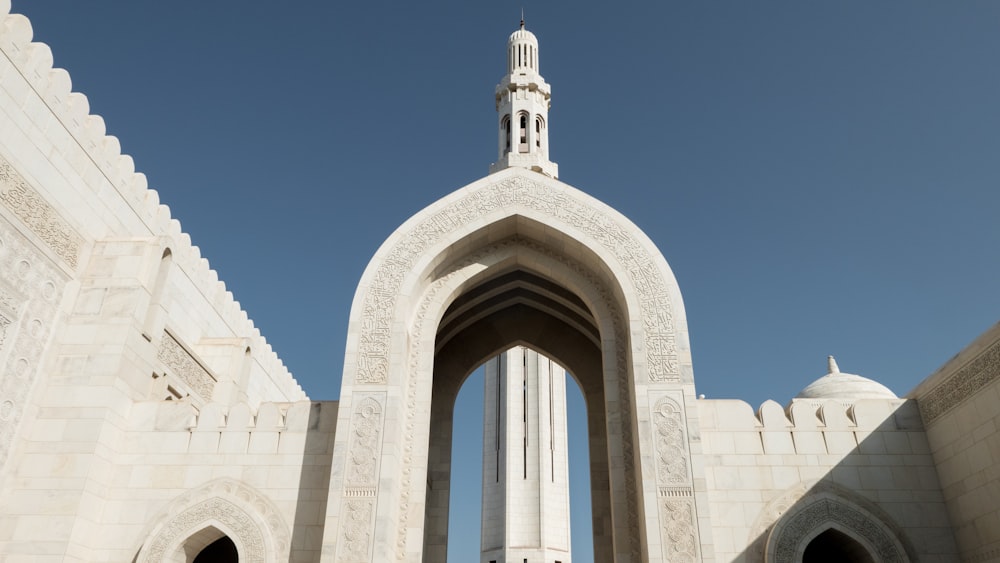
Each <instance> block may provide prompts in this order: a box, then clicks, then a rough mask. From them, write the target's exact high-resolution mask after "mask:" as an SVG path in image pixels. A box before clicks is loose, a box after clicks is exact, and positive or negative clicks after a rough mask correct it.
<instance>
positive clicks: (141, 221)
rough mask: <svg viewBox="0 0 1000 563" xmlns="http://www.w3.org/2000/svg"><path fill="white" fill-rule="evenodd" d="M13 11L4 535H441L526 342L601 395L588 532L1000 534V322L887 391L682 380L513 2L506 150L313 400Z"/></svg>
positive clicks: (659, 298) (668, 330) (749, 557)
mask: <svg viewBox="0 0 1000 563" xmlns="http://www.w3.org/2000/svg"><path fill="white" fill-rule="evenodd" d="M8 12H9V2H7V1H6V0H0V14H2V15H0V51H2V53H3V56H0V560H2V561H5V562H10V563H13V562H47V561H53V562H54V561H78V562H111V561H137V562H151V561H194V560H195V559H196V558H198V556H199V554H201V553H202V551H203V550H204V549H206V548H208V549H214V548H212V547H208V546H218V545H223V546H230V547H231V548H232V550H234V551H235V555H230V556H229V557H230V559H229V560H233V559H234V558H235V559H236V560H239V561H260V562H265V561H266V562H272V561H330V562H333V561H336V562H358V561H371V562H376V561H377V562H384V561H408V562H411V563H416V562H420V561H442V560H444V559H445V557H446V545H447V520H448V483H449V477H450V455H451V453H450V440H451V428H452V425H453V420H452V411H451V408H450V407H451V405H453V402H454V397H455V396H456V395H457V392H458V389H459V387H460V386H461V383H462V381H463V380H464V378H465V377H466V376H467V375H468V373H469V372H470V371H472V370H473V369H474V368H475V367H477V366H479V365H481V364H482V363H483V362H485V361H486V360H488V359H489V358H491V357H494V356H495V355H497V354H498V353H500V352H502V351H503V350H506V349H508V348H510V347H511V346H514V345H525V346H528V347H529V348H531V349H532V350H535V351H537V352H540V353H542V354H544V355H545V356H547V357H549V358H552V359H554V360H555V361H557V362H558V363H559V364H560V365H562V366H564V367H565V368H566V369H567V370H568V371H570V372H571V373H572V374H573V375H574V377H575V378H576V380H577V381H578V382H579V384H580V387H581V390H582V392H583V395H584V398H585V400H586V402H587V405H588V430H589V442H590V444H589V446H590V451H591V460H590V466H591V483H592V486H591V498H592V507H593V524H594V553H595V559H596V560H597V561H602V562H605V561H616V562H619V563H623V562H635V563H638V562H661V561H664V562H665V561H671V562H674V561H704V562H714V561H719V562H722V561H726V562H728V561H741V562H743V561H746V562H757V561H768V562H784V561H798V560H802V559H804V560H806V561H815V560H823V558H824V557H841V558H851V559H854V560H859V561H926V562H933V561H942V562H945V561H970V562H985V561H997V560H1000V469H998V468H1000V432H998V424H1000V378H998V375H1000V326H997V327H994V328H992V329H990V330H989V331H987V332H986V333H985V334H983V335H982V336H981V337H980V338H979V339H977V340H976V341H975V342H973V343H972V344H970V345H969V346H968V347H967V348H965V349H964V350H962V351H961V352H959V353H958V354H957V355H956V356H955V357H954V358H953V359H952V360H950V361H949V362H948V363H947V364H946V365H945V366H944V367H942V368H941V369H939V370H938V371H936V372H934V373H933V374H932V375H930V376H929V377H927V378H926V379H925V380H924V381H923V382H921V383H920V384H919V385H917V386H916V388H915V389H914V390H913V391H912V392H910V393H909V394H908V395H907V396H905V397H902V398H896V397H894V396H891V394H886V392H885V390H884V388H881V387H880V386H878V385H877V384H873V383H872V382H871V381H869V380H864V379H863V378H859V377H857V376H849V375H847V374H841V373H840V372H839V369H837V368H835V365H834V364H832V365H831V369H830V370H829V371H830V373H829V374H827V375H825V376H823V378H821V379H820V381H818V382H817V383H816V384H813V385H810V386H808V387H807V388H806V389H805V390H804V391H803V393H802V394H801V395H800V397H798V398H796V399H795V400H793V401H792V402H791V404H789V405H787V406H782V405H779V404H777V403H773V402H766V403H765V404H763V405H761V406H760V407H759V408H758V409H756V410H755V409H754V408H752V407H751V406H750V405H748V404H746V403H743V402H741V401H724V400H699V399H697V398H696V394H695V379H694V373H693V369H692V362H691V354H690V347H689V343H688V334H687V321H686V317H685V313H684V305H683V301H682V299H681V294H680V290H679V288H678V286H677V283H676V280H675V279H674V276H673V274H672V272H671V270H670V267H669V266H668V265H667V263H666V261H665V260H664V259H663V257H662V255H661V254H660V252H659V251H658V250H657V248H656V245H655V244H654V242H653V241H651V240H649V238H648V237H646V236H645V235H644V234H643V233H642V232H641V231H640V230H639V229H638V228H637V227H636V226H635V225H634V224H632V223H631V222H630V221H629V220H628V219H627V218H626V217H624V216H622V215H621V214H619V213H617V212H616V211H615V210H613V209H611V208H609V207H608V206H606V205H604V204H603V203H601V202H599V201H596V200H595V199H593V198H591V197H589V196H587V195H586V194H584V193H582V192H580V191H578V190H576V189H575V188H573V187H571V186H568V185H566V184H564V183H562V182H560V181H558V180H557V179H556V177H557V169H556V168H555V165H554V164H553V163H551V162H550V161H549V159H548V152H547V151H548V136H547V130H546V127H547V119H546V117H547V116H546V112H547V110H548V104H549V101H550V90H549V87H548V86H547V85H546V84H545V83H544V81H543V80H542V79H541V77H540V75H538V62H539V56H538V49H537V47H538V44H537V41H535V39H534V37H533V36H531V35H530V34H529V33H528V32H526V31H522V30H518V31H516V32H515V33H514V35H513V36H512V37H511V41H510V42H509V45H508V47H509V53H508V56H509V57H511V58H510V59H509V61H510V64H509V66H508V70H509V71H510V75H509V76H508V77H507V78H505V79H504V81H503V82H502V83H501V87H500V88H498V90H497V109H498V125H499V126H500V128H499V133H498V139H499V142H500V154H499V158H498V161H497V163H496V164H494V166H493V173H492V174H490V175H489V176H487V177H485V178H483V179H481V180H478V181H476V182H473V183H472V184H470V185H468V186H466V187H464V188H461V189H459V190H457V191H455V192H453V193H452V194H450V195H448V196H446V197H444V198H443V199H441V200H439V201H437V202H435V203H432V204H431V205H429V206H428V207H427V208H426V209H424V210H423V211H421V212H419V213H418V214H416V215H415V216H414V217H412V218H411V219H410V220H408V221H407V222H406V223H404V224H403V225H401V226H400V227H399V229H398V230H397V231H396V232H395V233H393V234H392V235H391V236H390V237H389V239H388V240H386V242H385V243H384V245H383V246H382V247H381V248H380V249H379V250H378V252H377V253H376V254H375V256H374V257H373V259H372V261H371V263H370V265H369V267H368V269H367V270H366V271H365V274H364V275H363V277H362V279H361V281H360V284H359V286H358V290H357V293H356V297H355V301H354V306H353V308H352V311H351V315H350V329H349V337H348V353H347V356H346V359H345V366H344V378H343V387H342V392H341V397H340V401H339V402H311V401H309V399H308V397H306V395H305V394H304V393H303V392H302V390H301V389H300V388H299V386H298V385H297V384H296V382H295V380H294V379H293V378H292V377H291V376H290V375H289V373H288V371H287V370H286V369H285V368H284V366H283V364H282V363H281V361H280V360H279V359H278V357H277V356H276V355H275V353H274V352H273V351H272V350H271V348H270V347H269V345H268V344H267V342H266V340H265V339H264V338H263V337H262V336H261V334H260V333H259V331H258V330H257V329H256V328H255V327H254V325H253V323H252V322H251V321H250V320H249V319H248V317H247V313H246V312H244V311H242V310H241V308H240V307H239V305H238V304H237V303H235V302H234V301H233V298H232V295H231V294H230V293H229V292H227V291H226V287H225V285H224V284H223V283H222V282H221V281H219V280H218V279H217V276H216V274H215V272H213V271H212V270H211V269H209V267H208V263H207V261H206V260H205V259H204V258H202V257H201V256H200V253H199V250H198V248H197V246H194V245H193V244H192V241H191V240H190V238H189V237H188V236H187V235H186V234H184V233H183V232H181V231H180V228H179V223H178V222H177V221H175V220H174V219H172V217H171V212H170V211H169V210H168V209H167V208H166V207H165V206H162V205H160V204H159V200H158V197H157V194H156V192H154V191H152V190H149V189H148V188H147V185H146V180H145V177H144V176H143V175H142V174H141V173H137V172H136V171H135V170H134V166H133V163H132V159H131V158H129V157H128V156H125V155H123V154H122V149H121V147H120V146H119V143H118V141H117V140H116V139H115V138H114V137H109V136H107V135H106V134H105V128H104V123H103V120H102V119H101V118H100V117H99V116H96V115H91V114H90V110H89V105H88V102H87V98H86V97H85V96H83V95H82V94H79V93H74V92H72V91H71V82H70V78H69V76H68V74H67V73H66V72H65V71H63V70H60V69H54V68H52V54H51V53H50V51H49V49H48V47H46V46H45V45H43V44H39V43H32V42H31V38H32V31H31V26H30V23H29V22H28V21H27V19H26V18H24V17H22V16H20V15H16V14H8ZM510 49H513V50H510ZM519 53H520V55H518V54H519ZM515 56H520V58H519V59H518V60H517V62H516V63H515V59H514V57H515ZM526 61H527V62H526ZM522 71H523V74H522ZM522 113H523V115H524V116H525V120H524V126H523V127H522V126H521V120H520V116H521V114H522ZM505 119H506V121H505ZM505 124H510V127H511V133H510V140H511V141H510V145H509V147H510V148H508V144H507V139H508V136H507V128H506V127H507V126H506V125H505ZM522 131H523V132H522ZM484 134H490V133H489V132H484ZM522 138H523V142H522ZM817 375H818V374H817ZM916 380H917V378H916V377H915V382H916ZM206 557H207V556H202V560H204V559H205V558H206Z"/></svg>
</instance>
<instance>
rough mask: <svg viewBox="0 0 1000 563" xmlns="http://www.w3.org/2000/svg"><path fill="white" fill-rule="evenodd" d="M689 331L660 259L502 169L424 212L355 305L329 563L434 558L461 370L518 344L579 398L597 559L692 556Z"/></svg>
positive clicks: (555, 194) (551, 190)
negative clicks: (558, 371)
mask: <svg viewBox="0 0 1000 563" xmlns="http://www.w3.org/2000/svg"><path fill="white" fill-rule="evenodd" d="M686 330H687V329H686V323H685V320H684V315H683V305H682V304H681V300H680V293H679V290H678V289H677V286H676V282H675V281H674V279H673V275H672V273H671V272H670V270H669V267H668V266H667V265H666V262H665V261H664V260H663V258H662V256H660V255H659V252H658V251H657V250H656V248H655V246H653V245H652V243H651V242H650V241H649V240H648V239H647V238H646V237H645V235H643V234H642V233H641V231H639V229H638V228H636V227H635V226H634V225H632V224H631V223H630V222H628V220H627V219H625V218H624V217H622V216H621V215H620V214H617V213H616V212H614V211H613V210H611V209H610V208H608V207H607V206H604V205H603V204H600V203H599V202H597V201H595V200H593V199H592V198H589V197H588V196H586V195H584V194H582V193H580V192H578V191H576V190H574V189H573V188H570V187H569V186H566V185H565V184H561V183H559V182H558V181H556V180H552V179H551V178H546V177H543V176H541V175H539V174H535V173H532V172H529V171H524V170H520V169H508V170H505V171H503V172H499V173H497V174H494V175H492V176H490V177H488V178H486V179H484V180H481V181H479V182H477V183H475V184H472V185H470V186H468V187H466V188H463V189H462V190H459V191H457V192H455V193H453V194H452V195H450V196H448V197H446V198H444V199H443V200H441V201H439V202H437V203H435V204H433V205H431V206H430V207H428V208H427V209H425V210H424V211H422V212H421V213H419V214H417V215H416V216H414V217H413V218H412V219H410V220H409V221H407V222H406V223H405V224H404V225H403V226H402V227H400V228H399V229H398V230H397V232H396V233H394V234H393V235H392V236H391V237H390V238H389V239H388V240H387V241H386V243H385V244H384V245H383V246H382V248H380V249H379V251H378V252H377V253H376V256H375V258H374V259H373V260H372V262H371V263H370V264H369V267H368V269H367V270H366V272H365V275H364V276H363V278H362V281H361V283H360V284H359V288H358V292H357V294H356V297H355V302H354V305H353V307H352V312H351V324H350V328H349V337H348V354H347V356H346V358H345V368H344V379H343V384H342V390H341V403H340V419H339V421H338V426H337V437H336V445H335V449H334V451H335V454H334V455H335V458H334V464H335V467H334V470H333V474H332V478H331V484H330V487H331V488H330V499H331V502H330V504H329V505H328V512H327V526H326V529H325V536H324V556H326V557H330V558H331V560H339V559H345V560H346V559H349V560H352V561H388V560H398V561H410V562H413V563H416V562H419V561H431V560H433V561H440V560H443V559H444V556H445V554H444V553H443V551H442V550H444V549H445V548H444V546H446V543H447V519H448V514H447V512H448V502H447V501H448V491H447V487H444V486H440V487H438V486H436V484H441V483H447V481H448V479H447V477H448V473H449V472H450V470H451V466H450V451H449V446H450V441H451V429H452V425H453V421H452V420H451V412H452V409H451V407H452V404H453V402H454V398H455V396H456V394H457V391H458V389H459V387H460V385H461V382H462V381H463V379H464V378H465V377H466V376H467V374H468V373H470V372H471V370H472V369H473V368H474V367H476V366H477V365H479V364H480V363H482V362H483V361H484V360H485V359H486V358H488V357H490V356H491V355H495V354H497V353H499V352H501V351H503V350H504V349H506V348H508V347H510V346H513V345H518V344H523V345H526V346H528V347H531V348H533V349H535V350H537V351H539V352H540V353H542V354H544V355H545V356H548V357H550V358H552V359H553V360H555V361H557V362H558V363H560V364H561V365H563V366H565V367H566V368H567V370H568V371H570V372H571V373H573V375H574V376H575V377H576V378H577V381H578V382H579V384H580V387H581V389H582V390H583V393H584V396H585V399H586V403H587V412H588V424H587V426H588V432H589V435H590V438H589V441H590V452H591V456H590V467H591V481H592V487H591V490H592V491H591V492H592V510H593V518H594V536H595V539H594V543H595V558H596V559H597V560H602V561H618V562H624V561H635V562H638V561H643V560H648V561H663V560H672V559H676V558H680V559H687V560H694V559H697V558H699V557H700V552H701V551H702V550H703V549H704V546H702V545H701V544H700V540H699V534H698V530H697V510H698V508H697V503H698V502H699V499H701V498H703V495H699V494H696V490H695V483H696V482H699V479H697V478H696V477H697V476H696V475H695V474H694V471H695V466H693V465H692V464H691V449H690V444H689V442H688V436H690V435H691V432H692V431H694V430H696V429H695V428H693V421H694V420H696V418H697V417H696V416H694V414H695V411H694V408H695V406H694V404H693V402H694V386H693V377H692V374H691V365H690V353H689V347H688V343H687V332H686ZM667 404H669V405H671V406H670V407H669V408H667V407H664V405H667ZM665 417H667V418H669V419H670V420H669V421H668V422H669V424H667V423H665V422H664V421H665V420H666V418H665ZM670 425H674V426H677V425H679V429H680V430H679V432H672V431H671V432H661V431H660V430H662V429H663V428H666V426H670ZM338 462H339V463H340V464H342V466H341V467H337V463H338ZM338 499H339V500H338ZM377 538H385V539H389V538H392V539H393V540H394V541H388V542H387V541H379V540H377ZM598 550H600V551H599V552H598Z"/></svg>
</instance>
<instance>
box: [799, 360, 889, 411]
mask: <svg viewBox="0 0 1000 563" xmlns="http://www.w3.org/2000/svg"><path fill="white" fill-rule="evenodd" d="M828 361H829V366H830V369H829V373H827V374H826V375H824V376H823V377H821V378H819V379H817V380H816V381H813V382H812V383H810V384H809V385H807V386H806V387H805V389H803V390H802V391H799V394H798V395H796V396H795V398H796V399H840V400H851V401H853V400H856V399H898V398H899V397H897V396H896V394H895V393H893V392H892V390H890V389H889V388H888V387H886V386H885V385H882V384H881V383H879V382H878V381H875V380H873V379H868V378H867V377H862V376H860V375H855V374H853V373H841V371H840V368H839V367H837V361H836V360H834V359H833V356H830V357H829V358H828Z"/></svg>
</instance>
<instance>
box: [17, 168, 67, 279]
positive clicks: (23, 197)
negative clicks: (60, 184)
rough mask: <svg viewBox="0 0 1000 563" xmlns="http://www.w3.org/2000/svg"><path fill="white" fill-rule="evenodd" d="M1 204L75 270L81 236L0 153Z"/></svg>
mask: <svg viewBox="0 0 1000 563" xmlns="http://www.w3.org/2000/svg"><path fill="white" fill-rule="evenodd" d="M0 203H2V204H3V205H4V207H6V208H7V209H8V210H10V211H11V212H12V213H13V214H14V215H15V216H17V218H18V219H20V220H21V221H22V222H23V223H24V224H25V225H26V226H27V227H28V229H30V230H31V232H33V233H34V234H35V235H36V236H37V237H38V238H40V239H41V240H42V241H43V242H44V243H45V244H46V246H48V247H49V249H50V250H51V251H52V252H54V253H55V254H56V256H58V257H59V258H61V259H63V260H64V261H65V262H66V263H67V264H69V266H70V268H71V269H75V268H76V265H77V260H78V257H79V255H80V246H81V244H82V241H83V238H82V237H81V236H80V235H79V234H77V232H76V230H74V229H73V227H71V226H70V225H69V223H68V222H67V221H66V220H65V219H63V218H62V217H61V216H60V215H59V212H57V211H56V210H55V209H54V208H53V207H52V206H51V205H49V203H48V202H47V201H45V199H44V198H43V197H42V196H41V195H40V194H39V193H38V192H37V191H35V189H34V188H32V187H31V186H30V185H28V182H26V181H25V180H24V178H23V177H22V176H21V175H20V174H18V172H17V171H16V170H14V167H13V166H12V165H11V164H10V163H9V162H7V159H5V158H3V156H0Z"/></svg>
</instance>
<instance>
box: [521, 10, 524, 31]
mask: <svg viewBox="0 0 1000 563" xmlns="http://www.w3.org/2000/svg"><path fill="white" fill-rule="evenodd" d="M521 29H524V6H521Z"/></svg>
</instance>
